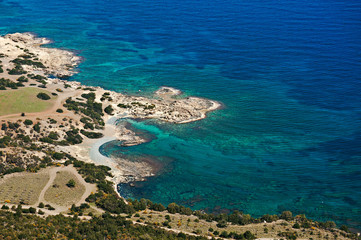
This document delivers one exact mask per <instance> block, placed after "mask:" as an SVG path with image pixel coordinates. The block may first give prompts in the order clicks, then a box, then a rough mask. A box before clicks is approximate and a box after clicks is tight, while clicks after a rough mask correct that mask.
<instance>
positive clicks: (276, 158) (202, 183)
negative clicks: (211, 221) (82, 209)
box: [0, 0, 361, 228]
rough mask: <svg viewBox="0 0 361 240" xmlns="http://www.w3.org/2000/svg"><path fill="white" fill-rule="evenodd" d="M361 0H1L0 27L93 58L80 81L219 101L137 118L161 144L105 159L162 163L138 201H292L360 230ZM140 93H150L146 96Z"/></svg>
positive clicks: (216, 206)
mask: <svg viewBox="0 0 361 240" xmlns="http://www.w3.org/2000/svg"><path fill="white" fill-rule="evenodd" d="M360 10H361V4H360V3H358V2H357V1H347V2H346V1H341V0H339V1H337V0H333V1H300V2H294V1H286V0H282V1H272V0H271V1H261V0H257V1H252V2H245V1H241V0H226V1H218V0H212V1H203V2H202V1H189V0H186V1H179V2H178V1H175V0H165V1H144V0H134V1H128V0H124V1H84V0H83V1H80V0H75V1H68V0H65V1H61V2H55V1H50V2H49V1H42V0H28V1H21V0H13V1H7V0H5V1H0V34H6V33H10V32H16V31H20V32H23V31H31V32H35V33H37V34H38V35H40V36H42V37H48V38H51V39H52V40H54V43H52V44H51V46H54V47H63V48H67V49H73V50H75V51H77V52H78V53H79V55H81V56H82V57H84V62H83V63H82V64H80V66H79V74H77V75H75V76H74V77H73V78H72V80H76V81H80V82H82V83H84V84H88V85H99V86H102V87H104V88H107V89H111V90H116V91H119V92H123V93H130V94H142V95H149V94H151V92H152V91H154V90H156V89H157V88H158V87H160V86H162V85H167V86H172V87H176V88H179V89H181V90H183V91H184V92H185V94H186V95H197V96H201V97H207V98H210V99H214V100H218V101H221V102H222V103H224V105H225V108H224V109H222V110H219V111H216V112H213V113H211V114H209V117H208V118H207V119H204V120H202V121H199V122H194V123H189V124H184V125H174V124H167V123H159V122H154V121H144V122H136V121H130V123H131V124H132V125H133V127H135V128H137V129H140V130H142V131H144V132H145V133H146V134H150V135H152V137H153V140H152V141H151V142H149V143H145V144H142V145H139V146H134V147H127V148H124V147H119V146H118V145H117V144H115V143H114V142H111V143H109V144H108V145H106V146H103V149H105V150H106V151H105V153H104V154H112V153H113V154H119V155H122V156H127V157H129V158H131V159H134V158H138V156H140V157H145V158H149V159H152V161H156V162H160V163H161V165H162V166H163V171H161V173H160V174H159V175H158V176H156V177H152V178H149V179H148V180H147V181H146V182H141V183H138V184H137V185H136V187H134V188H129V187H128V186H127V185H121V186H120V191H121V193H122V194H124V195H125V196H128V197H135V198H141V197H145V198H149V199H151V200H153V201H156V202H162V203H163V204H168V203H170V202H178V203H181V204H184V205H187V206H190V207H192V208H193V209H207V210H209V211H215V212H221V211H227V210H233V209H239V210H242V211H244V212H247V213H250V214H253V215H255V216H259V215H262V214H265V213H279V212H281V211H283V210H285V209H287V210H291V211H293V212H295V213H305V214H306V215H307V216H308V217H311V218H315V219H318V220H329V219H333V220H336V221H337V222H338V223H347V224H349V225H351V226H354V227H357V228H361V223H360V219H361V200H360V199H361V177H360V176H361V175H360V174H361V150H360V146H361V139H360V129H361V128H360V127H361V115H360V109H361V108H360V107H361V106H360V105H361V101H360V99H361V98H360V97H361V96H360V95H361V92H360V87H361V86H360V85H361V81H360V76H361V66H360V65H361V64H360V62H361V61H360V60H361V59H360V58H361V56H360V52H361V43H360V41H359V39H360V37H361V29H360V26H361V25H360V22H361V18H360V16H359V15H360V14H359V12H360ZM139 90H141V91H139Z"/></svg>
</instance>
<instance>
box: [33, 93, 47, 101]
mask: <svg viewBox="0 0 361 240" xmlns="http://www.w3.org/2000/svg"><path fill="white" fill-rule="evenodd" d="M36 96H37V98H39V99H42V100H49V99H50V96H49V95H48V94H46V93H38V95H36Z"/></svg>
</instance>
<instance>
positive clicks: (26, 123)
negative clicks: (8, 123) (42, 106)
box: [24, 119, 33, 125]
mask: <svg viewBox="0 0 361 240" xmlns="http://www.w3.org/2000/svg"><path fill="white" fill-rule="evenodd" d="M24 124H25V125H32V124H33V121H31V120H30V119H26V120H25V121H24Z"/></svg>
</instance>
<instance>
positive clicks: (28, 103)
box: [0, 87, 55, 116]
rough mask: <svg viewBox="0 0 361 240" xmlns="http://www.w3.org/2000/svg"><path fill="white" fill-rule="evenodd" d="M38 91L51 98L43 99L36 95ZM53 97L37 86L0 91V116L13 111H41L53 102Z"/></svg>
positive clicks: (13, 112)
mask: <svg viewBox="0 0 361 240" xmlns="http://www.w3.org/2000/svg"><path fill="white" fill-rule="evenodd" d="M40 92H43V93H46V94H48V95H49V96H51V97H52V98H51V99H50V100H47V101H44V100H40V99H39V98H37V97H36V95H37V94H38V93H40ZM54 100H55V97H53V96H52V95H51V94H50V93H49V92H48V91H45V90H42V89H39V88H32V87H27V88H20V89H16V90H6V91H0V116H2V115H8V114H15V113H23V112H24V113H31V112H42V111H44V110H46V109H48V108H50V107H51V106H52V105H53V104H54Z"/></svg>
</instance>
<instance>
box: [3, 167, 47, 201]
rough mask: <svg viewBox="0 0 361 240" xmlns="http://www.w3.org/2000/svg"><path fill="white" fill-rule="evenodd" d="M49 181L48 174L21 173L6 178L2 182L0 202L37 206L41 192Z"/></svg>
mask: <svg viewBox="0 0 361 240" xmlns="http://www.w3.org/2000/svg"><path fill="white" fill-rule="evenodd" d="M48 181H49V175H48V174H47V173H36V174H34V173H21V174H14V175H13V176H10V177H6V178H5V179H3V180H2V181H1V182H0V202H2V203H4V202H5V201H7V202H8V200H10V203H15V204H19V203H20V202H21V201H23V202H24V203H26V204H29V205H31V204H35V203H36V202H37V200H38V198H39V194H40V192H41V190H42V189H43V188H44V187H45V185H46V183H47V182H48Z"/></svg>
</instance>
